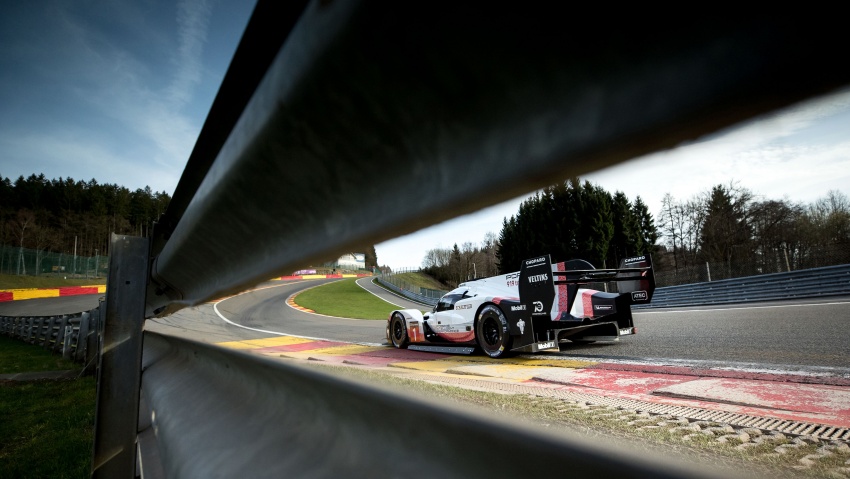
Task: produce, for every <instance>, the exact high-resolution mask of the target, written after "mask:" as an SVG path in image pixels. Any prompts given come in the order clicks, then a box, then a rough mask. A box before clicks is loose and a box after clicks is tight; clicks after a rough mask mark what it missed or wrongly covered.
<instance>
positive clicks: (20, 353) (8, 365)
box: [0, 336, 79, 374]
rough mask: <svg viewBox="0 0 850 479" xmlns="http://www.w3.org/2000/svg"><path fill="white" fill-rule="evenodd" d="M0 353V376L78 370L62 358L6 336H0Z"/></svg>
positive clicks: (77, 367) (74, 365)
mask: <svg viewBox="0 0 850 479" xmlns="http://www.w3.org/2000/svg"><path fill="white" fill-rule="evenodd" d="M0 351H2V353H0V374H12V373H24V372H30V371H64V370H68V369H79V366H77V365H76V364H74V363H73V362H71V361H68V360H66V359H63V358H62V356H59V355H56V354H51V353H50V352H49V351H47V350H45V349H43V348H40V347H38V346H34V345H32V344H28V343H25V342H23V341H20V340H17V339H12V338H10V337H8V336H0Z"/></svg>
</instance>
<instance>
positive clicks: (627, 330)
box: [620, 328, 632, 336]
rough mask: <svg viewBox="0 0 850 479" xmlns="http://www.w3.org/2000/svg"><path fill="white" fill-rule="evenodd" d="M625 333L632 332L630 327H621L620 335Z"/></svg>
mask: <svg viewBox="0 0 850 479" xmlns="http://www.w3.org/2000/svg"><path fill="white" fill-rule="evenodd" d="M627 334H632V328H623V329H621V330H620V336H625V335H627Z"/></svg>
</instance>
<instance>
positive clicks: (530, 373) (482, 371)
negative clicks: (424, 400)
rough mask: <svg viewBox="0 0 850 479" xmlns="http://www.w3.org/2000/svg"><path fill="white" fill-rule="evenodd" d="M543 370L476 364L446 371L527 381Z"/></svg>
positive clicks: (529, 367) (506, 365)
mask: <svg viewBox="0 0 850 479" xmlns="http://www.w3.org/2000/svg"><path fill="white" fill-rule="evenodd" d="M541 371H543V368H541V367H538V366H517V365H514V364H478V365H475V366H460V367H455V368H451V369H449V370H447V371H446V372H447V373H449V374H471V375H475V376H484V377H491V378H504V379H518V380H523V381H525V380H528V379H531V378H533V377H534V376H537V375H538V374H540V372H541Z"/></svg>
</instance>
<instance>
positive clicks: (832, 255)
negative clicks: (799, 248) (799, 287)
mask: <svg viewBox="0 0 850 479" xmlns="http://www.w3.org/2000/svg"><path fill="white" fill-rule="evenodd" d="M653 260H654V261H655V282H656V284H657V286H658V287H664V286H677V285H685V284H693V283H708V282H713V281H721V280H726V279H734V278H743V277H749V276H760V275H765V274H775V273H791V272H794V271H802V270H807V269H813V268H822V267H826V266H838V265H843V264H850V245H848V244H836V245H831V246H827V247H819V248H809V249H807V250H806V251H805V252H802V253H801V252H797V253H791V254H787V255H780V256H778V257H774V258H772V260H770V261H766V260H764V259H760V258H758V257H756V258H752V259H737V258H732V259H730V260H729V261H725V262H706V261H698V260H693V259H691V260H690V261H686V260H684V259H681V258H680V259H679V260H678V261H677V260H676V259H674V258H673V256H672V253H666V252H662V253H660V254H656V255H654V256H653Z"/></svg>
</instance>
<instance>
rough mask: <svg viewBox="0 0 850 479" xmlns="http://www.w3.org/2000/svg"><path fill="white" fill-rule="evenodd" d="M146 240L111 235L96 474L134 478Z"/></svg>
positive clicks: (99, 382)
mask: <svg viewBox="0 0 850 479" xmlns="http://www.w3.org/2000/svg"><path fill="white" fill-rule="evenodd" d="M148 243H149V242H148V239H147V238H140V237H133V236H123V235H115V234H113V235H112V244H111V248H110V249H111V255H110V256H111V257H110V262H109V277H108V280H107V287H106V312H105V315H104V322H103V337H102V340H101V344H100V348H99V350H100V354H99V366H98V370H97V412H96V415H95V425H94V433H95V436H94V451H93V458H92V477H93V478H118V479H120V478H133V477H135V474H136V446H135V444H136V432H137V425H138V416H139V384H140V380H141V362H142V327H143V324H144V313H145V291H146V285H147V277H148V275H147V270H148V255H149V248H148Z"/></svg>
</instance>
